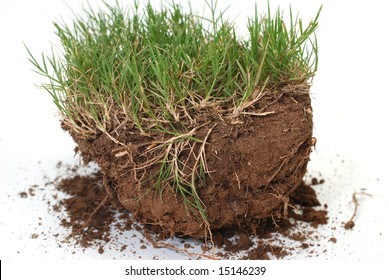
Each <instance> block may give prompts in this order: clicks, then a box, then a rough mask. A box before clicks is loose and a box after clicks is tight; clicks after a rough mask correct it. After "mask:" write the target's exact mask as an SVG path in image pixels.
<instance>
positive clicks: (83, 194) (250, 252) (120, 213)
mask: <svg viewBox="0 0 389 280" xmlns="http://www.w3.org/2000/svg"><path fill="white" fill-rule="evenodd" d="M54 184H55V187H56V189H57V190H58V191H60V192H64V193H66V194H67V195H68V197H67V198H64V199H61V200H58V202H57V203H56V204H53V205H52V209H54V210H55V212H58V211H59V210H61V209H64V210H65V214H66V216H65V218H61V224H62V225H63V226H65V227H67V228H69V229H70V230H71V233H70V235H69V236H68V237H67V238H66V240H64V241H62V240H60V242H61V243H62V242H65V243H69V241H71V240H75V241H76V243H78V244H79V245H81V246H82V247H86V248H89V247H96V249H97V251H98V252H99V253H100V254H103V253H104V249H103V247H104V246H105V245H106V244H107V243H109V244H112V239H113V238H114V237H112V236H111V228H112V226H115V228H116V230H117V231H118V232H119V233H120V234H126V232H128V231H129V230H130V229H131V228H134V226H133V222H132V217H131V215H130V213H129V212H128V211H127V210H126V209H125V208H123V206H122V205H121V204H120V203H119V202H118V200H117V198H116V197H115V196H107V193H106V191H105V189H104V187H103V177H102V174H101V173H100V172H97V173H95V174H93V175H90V176H79V175H75V176H73V177H71V178H65V179H60V180H56V181H55V182H54ZM55 196H56V197H59V196H57V195H55ZM319 205H320V203H319V202H318V200H317V199H316V193H315V191H314V190H313V189H312V188H311V187H310V186H309V185H307V184H305V183H301V184H300V186H299V187H298V188H297V189H296V190H295V191H294V192H293V193H292V195H291V203H290V207H288V217H293V219H294V220H295V221H300V222H303V223H308V224H310V225H313V226H314V227H317V225H319V224H325V223H327V212H326V211H312V210H313V208H312V207H314V206H319ZM295 209H299V210H300V212H302V214H296V211H295ZM59 216H60V215H59ZM135 228H136V229H137V230H138V231H140V232H141V233H142V234H143V236H144V237H145V238H146V239H147V240H148V241H149V243H150V244H151V245H152V246H154V247H156V248H160V247H165V248H169V249H173V250H176V251H179V252H181V253H184V254H188V255H189V256H194V257H205V258H237V256H238V255H239V254H240V253H241V252H242V251H244V252H246V253H245V254H244V255H240V256H239V258H243V259H270V258H278V259H279V258H283V257H285V256H288V255H289V254H290V253H291V251H293V250H295V249H296V248H295V247H292V248H289V247H287V246H286V245H285V244H282V242H281V244H280V239H278V237H277V235H275V234H281V235H282V236H285V237H287V238H288V239H290V240H294V241H297V242H299V244H300V247H299V248H300V249H307V248H309V247H310V246H312V244H311V243H312V239H311V238H312V231H311V230H309V228H308V229H305V230H304V229H303V228H304V227H302V226H300V225H299V224H298V223H296V222H295V223H292V222H291V220H290V218H283V217H280V218H277V217H268V218H265V219H262V220H261V221H260V222H258V223H257V224H255V225H252V228H251V230H249V231H248V229H244V228H238V227H236V228H235V229H231V228H230V229H219V230H216V231H214V235H213V242H214V243H213V245H214V246H216V247H218V248H222V249H223V250H222V251H221V252H219V253H217V255H216V256H214V257H212V253H210V252H211V251H210V249H211V247H210V246H211V244H209V243H207V244H205V245H202V247H203V253H204V254H198V253H197V254H196V253H191V251H189V249H194V250H196V248H195V247H193V246H192V245H190V244H188V243H185V239H184V240H183V248H182V249H180V248H177V247H175V246H173V245H170V244H169V241H168V240H166V238H167V236H166V235H165V232H164V231H163V230H162V231H161V228H160V227H152V226H147V225H146V226H145V227H143V228H142V227H139V226H137V225H136V226H135ZM156 232H157V233H158V232H159V234H158V235H154V234H153V233H156ZM252 232H255V234H252ZM42 234H43V233H42ZM55 237H56V238H60V237H59V236H58V235H56V236H55ZM31 238H34V237H33V236H32V237H31ZM254 240H256V243H254ZM330 241H332V242H336V238H335V237H332V238H331V239H330ZM308 242H309V244H308ZM71 243H73V242H71ZM141 243H142V244H141V245H140V249H146V248H147V246H146V244H143V243H144V241H141ZM126 247H127V244H118V249H117V250H118V251H123V250H125V249H126Z"/></svg>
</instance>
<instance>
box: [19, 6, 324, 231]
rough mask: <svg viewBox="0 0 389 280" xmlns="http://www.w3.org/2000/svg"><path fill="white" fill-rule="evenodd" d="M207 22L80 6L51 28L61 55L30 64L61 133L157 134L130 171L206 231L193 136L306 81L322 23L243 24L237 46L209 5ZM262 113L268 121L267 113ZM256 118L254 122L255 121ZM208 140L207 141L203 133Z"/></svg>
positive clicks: (200, 143)
mask: <svg viewBox="0 0 389 280" xmlns="http://www.w3.org/2000/svg"><path fill="white" fill-rule="evenodd" d="M208 8H209V9H210V10H211V15H212V16H211V18H204V17H200V16H197V15H195V14H194V13H193V12H192V11H191V10H189V11H188V12H185V11H184V10H183V9H182V8H181V7H180V6H179V5H177V4H175V3H172V4H169V5H167V6H165V7H162V8H160V9H159V10H157V9H155V8H153V7H152V5H151V4H147V5H146V7H145V8H144V9H140V8H139V6H138V5H137V4H135V5H134V7H133V8H131V9H129V8H123V7H121V6H120V5H119V4H116V5H113V6H111V5H106V6H105V9H101V10H97V11H96V10H93V9H92V8H90V7H89V8H86V9H85V10H84V13H83V15H82V16H76V17H75V19H74V21H73V23H72V24H71V25H66V24H64V23H63V22H56V23H54V27H55V31H56V34H57V36H58V37H59V39H60V42H61V45H62V51H60V52H56V51H54V50H53V51H52V52H51V53H50V54H42V55H41V56H40V57H39V58H37V57H35V56H34V55H33V54H32V53H31V52H30V51H29V50H28V48H27V51H28V53H29V60H30V61H31V63H32V64H33V65H34V68H35V71H36V72H37V73H39V74H40V75H43V76H44V77H46V78H47V79H48V83H46V84H43V85H42V86H43V87H44V88H45V89H46V90H47V91H48V92H49V93H50V94H51V96H52V98H53V101H54V103H55V105H56V106H57V107H58V109H59V111H60V112H61V114H62V116H63V121H64V123H65V124H66V125H67V127H68V128H69V129H70V130H72V131H73V132H74V133H76V134H77V135H79V136H81V137H85V138H93V137H95V136H96V134H97V133H101V132H102V133H105V134H106V135H107V136H108V137H110V138H111V139H112V140H113V141H115V142H116V143H118V144H121V145H122V146H125V145H126V143H121V142H120V139H118V137H117V136H116V135H117V133H116V132H117V128H118V126H119V125H120V124H121V123H123V122H126V123H130V124H131V125H133V126H134V127H135V128H136V129H137V131H138V133H139V134H140V135H145V136H150V135H153V136H155V135H157V136H158V137H154V139H160V140H159V141H154V143H152V145H151V146H152V148H150V149H149V150H147V151H146V152H145V154H146V157H147V155H149V156H148V157H147V160H146V161H145V162H143V163H142V164H139V166H137V167H135V168H134V170H142V168H143V169H146V168H149V167H150V166H158V171H156V172H155V174H154V176H152V177H151V178H148V179H147V180H143V181H142V182H141V183H142V184H150V183H151V182H152V185H153V186H154V188H155V189H157V190H158V191H159V192H162V191H163V190H164V188H165V187H167V186H169V187H171V188H172V189H173V190H174V191H175V192H176V193H177V194H180V195H181V196H182V198H183V201H184V202H185V203H186V205H188V206H189V208H190V209H196V210H197V211H198V213H199V214H200V216H201V218H202V219H203V221H204V222H205V223H207V216H206V210H205V208H204V205H203V204H202V202H201V199H200V197H199V196H198V194H197V191H196V185H198V184H205V177H206V176H205V175H206V174H207V172H208V170H207V165H206V158H205V143H206V140H207V137H208V136H209V133H210V132H211V130H208V131H207V133H206V134H205V135H203V136H202V137H198V136H196V133H197V132H198V131H199V129H201V128H202V127H204V126H205V125H209V124H207V122H206V117H204V116H207V115H211V114H219V115H220V116H222V117H225V116H229V117H233V118H239V117H240V116H243V115H244V114H253V115H255V112H254V113H253V112H250V108H252V107H253V105H254V103H256V102H257V101H258V100H259V99H260V98H261V97H262V96H263V95H264V94H265V92H271V90H274V89H275V88H277V87H280V86H282V85H285V84H288V83H304V82H306V81H308V80H309V79H310V78H312V77H313V76H314V74H315V72H316V70H317V61H318V44H317V40H316V36H315V30H316V28H317V27H318V17H319V14H320V10H321V9H319V11H318V13H317V15H316V17H315V18H314V19H313V20H312V21H311V22H309V23H308V25H306V26H303V24H302V22H301V20H300V19H299V18H298V17H294V16H293V13H292V9H290V11H289V17H290V22H288V24H286V23H285V22H284V20H283V14H282V12H281V11H280V10H279V9H278V10H277V11H276V12H275V13H274V14H272V12H271V10H270V6H269V7H268V11H267V15H265V16H260V15H259V13H258V11H257V9H255V14H254V17H252V18H250V19H249V20H248V23H247V28H248V31H249V36H248V38H247V39H239V37H238V35H237V34H236V29H235V27H234V25H233V24H232V23H230V22H228V21H227V20H225V19H224V17H223V13H219V14H218V13H217V12H216V5H215V3H214V2H211V3H208ZM265 114H266V113H265ZM259 115H260V114H259ZM203 134H204V133H203Z"/></svg>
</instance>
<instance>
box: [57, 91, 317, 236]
mask: <svg viewBox="0 0 389 280" xmlns="http://www.w3.org/2000/svg"><path fill="white" fill-rule="evenodd" d="M257 106H258V108H260V109H261V110H262V111H261V112H268V113H269V114H266V115H264V116H251V117H245V118H244V119H243V120H241V121H237V120H236V119H235V120H233V121H232V120H227V119H220V116H217V115H215V116H213V118H212V117H210V118H208V120H207V121H208V123H204V124H203V126H202V127H201V128H200V129H198V130H197V131H196V134H195V135H194V137H196V138H199V139H204V138H205V136H206V135H208V134H209V137H207V141H206V142H207V144H206V145H205V147H206V151H205V157H206V162H207V171H208V172H206V174H205V176H206V180H205V183H204V182H201V181H198V182H197V184H196V192H197V193H198V196H199V198H200V200H201V202H202V203H203V207H204V210H205V211H206V215H207V220H208V221H207V222H204V220H203V219H202V218H201V217H200V215H199V213H197V211H196V210H195V209H191V207H190V206H188V205H187V204H185V203H184V201H183V200H182V197H180V196H177V193H176V190H174V189H173V188H172V187H171V186H165V187H163V188H162V190H161V191H159V192H157V191H156V190H155V189H153V188H152V187H150V186H153V184H154V183H155V182H154V179H155V177H153V174H155V172H156V171H158V170H160V168H161V165H160V164H158V163H156V164H150V166H148V167H145V168H143V169H142V170H141V171H139V170H138V169H137V166H138V165H139V164H142V163H143V164H144V163H145V162H146V163H147V162H148V159H147V158H145V153H146V152H147V150H148V149H150V147H151V146H152V145H153V144H152V143H155V142H158V141H161V139H160V138H158V137H160V135H159V136H144V135H139V132H137V130H136V129H135V128H134V127H131V126H126V125H125V122H123V125H122V126H121V127H120V129H117V130H116V131H115V132H116V135H115V137H116V139H118V141H119V142H120V143H122V144H123V143H124V146H123V145H121V144H119V143H116V142H115V141H113V140H112V139H111V138H110V137H108V136H107V135H106V134H103V133H101V134H99V135H97V136H96V137H95V138H94V139H85V138H83V137H80V136H78V135H77V134H76V133H74V132H72V131H70V134H71V135H72V137H73V139H74V140H75V142H76V143H77V145H78V147H77V150H78V151H79V152H80V153H81V156H82V158H83V160H84V162H85V163H88V162H91V161H94V162H96V163H97V164H98V165H99V167H100V168H101V171H102V174H103V180H104V185H105V189H106V190H107V193H108V194H110V193H116V194H117V196H118V199H119V201H120V203H121V204H122V205H123V206H124V207H125V208H126V209H127V210H129V211H130V212H131V213H133V215H134V218H135V219H136V220H138V221H140V222H141V223H143V224H151V225H158V226H160V227H161V229H162V230H163V231H165V234H167V235H169V236H177V235H180V236H191V237H194V238H206V237H209V233H210V232H213V231H215V230H220V229H226V230H229V229H234V228H236V227H240V228H252V225H253V224H254V225H255V224H257V223H258V221H260V220H262V219H264V218H267V217H275V216H282V215H285V214H286V209H287V205H288V203H289V197H290V195H291V194H292V193H293V191H294V190H295V189H296V188H297V187H298V186H299V184H300V183H301V181H302V178H303V176H304V175H305V173H306V167H307V163H308V161H309V155H310V152H311V147H312V146H313V145H314V144H315V139H314V138H312V109H311V105H310V97H309V88H308V86H306V85H305V86H299V87H291V88H284V89H281V90H280V91H279V92H276V93H274V95H270V96H265V97H264V98H263V101H261V102H259V104H257ZM64 128H65V129H67V128H66V126H64ZM145 143H146V144H145ZM199 145H200V144H198V145H197V146H193V149H194V150H198V149H200V146H199ZM177 157H178V158H180V159H181V161H183V162H185V161H186V162H187V165H188V166H190V165H191V164H193V161H195V158H194V156H193V155H191V152H190V151H183V152H182V153H181V154H178V155H177ZM144 179H146V182H147V184H146V185H145V184H141V183H140V182H141V181H144ZM191 202H192V203H194V201H191ZM311 214H312V213H311ZM250 233H255V232H250Z"/></svg>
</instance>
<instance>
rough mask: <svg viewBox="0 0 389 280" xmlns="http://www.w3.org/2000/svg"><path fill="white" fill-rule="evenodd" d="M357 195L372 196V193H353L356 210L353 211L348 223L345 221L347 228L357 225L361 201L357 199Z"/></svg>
mask: <svg viewBox="0 0 389 280" xmlns="http://www.w3.org/2000/svg"><path fill="white" fill-rule="evenodd" d="M357 195H366V196H369V197H371V194H368V193H365V192H358V193H357V192H354V193H353V197H352V202H353V204H354V211H353V214H352V216H351V218H350V219H349V220H348V221H347V222H346V223H344V228H345V229H353V227H354V226H355V222H354V220H355V217H356V216H357V212H358V207H359V201H358V199H357Z"/></svg>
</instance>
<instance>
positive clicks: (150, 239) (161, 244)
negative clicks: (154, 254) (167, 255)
mask: <svg viewBox="0 0 389 280" xmlns="http://www.w3.org/2000/svg"><path fill="white" fill-rule="evenodd" d="M142 234H143V236H144V237H145V238H146V239H147V241H148V242H150V243H151V245H153V247H154V248H156V249H159V248H166V249H170V250H174V251H176V252H178V253H184V254H186V255H188V256H190V257H196V258H206V259H210V260H219V258H217V257H215V256H213V255H207V254H202V253H193V252H190V251H189V250H187V249H181V248H178V247H177V246H174V245H172V244H169V243H166V242H161V241H155V240H154V239H153V237H152V236H151V234H150V233H149V232H147V231H142Z"/></svg>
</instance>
